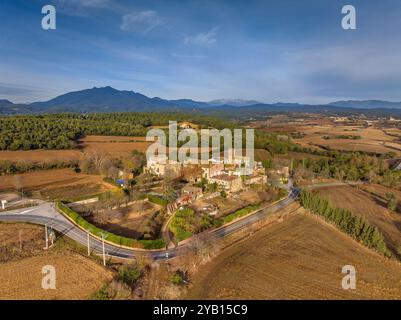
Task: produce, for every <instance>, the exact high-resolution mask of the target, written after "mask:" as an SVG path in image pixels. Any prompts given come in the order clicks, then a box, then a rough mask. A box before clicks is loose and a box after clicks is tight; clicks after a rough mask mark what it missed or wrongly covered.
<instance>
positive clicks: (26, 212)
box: [0, 188, 300, 260]
mask: <svg viewBox="0 0 401 320" xmlns="http://www.w3.org/2000/svg"><path fill="white" fill-rule="evenodd" d="M299 192H300V190H299V189H298V188H291V191H290V193H289V195H288V197H287V198H285V199H284V200H281V201H280V202H278V203H276V204H274V205H272V206H270V207H266V208H263V209H260V210H259V211H257V212H255V213H253V214H250V215H248V216H245V217H243V218H242V219H240V220H237V221H234V222H233V223H231V224H229V225H227V226H222V227H220V228H218V229H213V230H211V231H209V234H210V236H212V237H213V236H214V237H217V238H223V237H225V236H228V235H230V234H233V233H235V232H237V231H239V230H241V229H243V228H245V227H247V226H249V225H251V224H253V223H255V222H258V221H261V220H263V219H264V218H266V216H268V215H270V214H272V213H274V212H277V211H279V210H281V209H283V208H284V207H286V206H288V205H289V204H291V203H292V202H294V201H295V199H296V198H297V197H298V195H299ZM0 221H4V222H28V223H34V224H40V225H47V226H48V227H51V228H53V229H55V230H57V231H58V232H60V233H62V234H63V235H65V236H67V237H69V238H71V239H73V240H74V241H76V242H78V243H79V244H81V245H83V246H85V247H86V246H87V239H88V238H87V237H88V233H87V232H85V231H83V230H82V229H80V228H78V227H77V226H75V225H74V224H73V223H72V222H71V221H70V220H68V219H67V218H65V217H64V216H63V215H62V214H60V213H59V212H58V211H57V210H56V209H55V208H54V205H53V204H52V203H43V204H39V205H38V206H37V207H33V208H24V209H18V210H10V211H3V212H0ZM89 237H90V249H91V251H92V252H96V253H101V252H102V241H101V240H99V239H97V238H95V237H93V236H91V235H90V236H89ZM106 240H107V239H106ZM190 243H191V241H188V242H186V243H184V244H182V245H179V246H177V247H175V248H171V249H161V250H152V251H149V250H148V251H146V250H140V249H134V248H133V249H128V248H120V247H119V246H117V245H113V244H109V243H105V251H106V253H107V256H109V257H116V258H123V259H134V258H135V256H138V255H148V256H150V257H152V258H153V259H155V260H159V259H168V258H173V257H175V256H177V255H178V254H179V252H180V251H181V250H182V249H184V248H185V247H187V246H189V245H190Z"/></svg>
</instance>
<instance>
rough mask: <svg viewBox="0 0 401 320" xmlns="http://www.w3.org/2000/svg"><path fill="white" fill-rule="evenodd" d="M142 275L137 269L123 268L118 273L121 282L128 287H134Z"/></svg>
mask: <svg viewBox="0 0 401 320" xmlns="http://www.w3.org/2000/svg"><path fill="white" fill-rule="evenodd" d="M141 275H142V273H141V271H140V270H138V269H137V268H135V267H127V266H124V267H121V268H120V270H119V271H118V276H119V278H120V280H121V281H122V282H124V283H126V284H128V285H130V286H131V285H133V284H134V283H135V282H136V281H137V280H138V279H139V278H140V277H141Z"/></svg>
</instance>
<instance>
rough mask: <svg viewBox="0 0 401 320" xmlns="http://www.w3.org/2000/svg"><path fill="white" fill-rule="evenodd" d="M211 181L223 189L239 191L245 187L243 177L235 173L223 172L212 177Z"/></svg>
mask: <svg viewBox="0 0 401 320" xmlns="http://www.w3.org/2000/svg"><path fill="white" fill-rule="evenodd" d="M209 182H210V183H217V185H218V186H219V187H220V188H221V189H223V190H224V191H227V192H238V191H241V190H242V188H243V185H242V180H241V177H239V176H234V175H231V176H230V175H228V174H221V175H218V176H214V177H211V178H210V179H209Z"/></svg>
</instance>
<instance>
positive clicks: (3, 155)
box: [0, 150, 83, 163]
mask: <svg viewBox="0 0 401 320" xmlns="http://www.w3.org/2000/svg"><path fill="white" fill-rule="evenodd" d="M82 156H83V154H82V152H81V151H80V150H27V151H0V161H2V160H4V161H10V162H12V163H50V162H55V161H59V162H62V161H70V160H71V161H73V160H77V161H78V160H81V159H82Z"/></svg>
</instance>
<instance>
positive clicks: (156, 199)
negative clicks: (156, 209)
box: [148, 194, 168, 207]
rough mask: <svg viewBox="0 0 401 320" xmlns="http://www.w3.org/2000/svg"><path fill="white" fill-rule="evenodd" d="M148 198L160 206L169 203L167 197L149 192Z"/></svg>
mask: <svg viewBox="0 0 401 320" xmlns="http://www.w3.org/2000/svg"><path fill="white" fill-rule="evenodd" d="M148 200H149V201H150V202H152V203H155V204H158V205H160V206H163V207H165V206H167V205H168V201H167V200H166V199H163V198H161V197H158V196H155V195H153V194H148Z"/></svg>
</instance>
